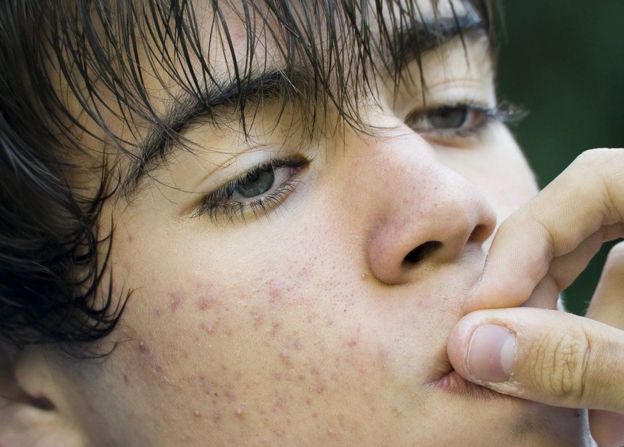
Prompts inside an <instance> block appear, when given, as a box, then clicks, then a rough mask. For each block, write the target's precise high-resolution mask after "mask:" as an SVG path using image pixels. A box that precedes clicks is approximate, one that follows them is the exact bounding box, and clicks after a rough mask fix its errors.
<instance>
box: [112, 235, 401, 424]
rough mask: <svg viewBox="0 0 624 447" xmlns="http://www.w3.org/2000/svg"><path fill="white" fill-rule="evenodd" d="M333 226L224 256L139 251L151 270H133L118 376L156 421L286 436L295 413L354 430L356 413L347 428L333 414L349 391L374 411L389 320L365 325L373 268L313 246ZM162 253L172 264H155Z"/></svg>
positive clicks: (382, 374) (385, 358)
mask: <svg viewBox="0 0 624 447" xmlns="http://www.w3.org/2000/svg"><path fill="white" fill-rule="evenodd" d="M330 233H332V231H330V230H328V231H316V233H307V232H306V234H320V235H324V236H322V237H323V238H324V242H325V243H324V244H318V243H317V242H318V241H316V242H314V241H309V240H306V239H305V238H303V237H302V238H301V239H300V240H293V241H289V243H287V244H281V245H280V246H273V247H271V246H269V245H270V244H267V246H262V242H259V243H258V244H257V245H254V250H253V253H250V254H247V255H243V254H241V255H240V256H236V257H231V258H229V257H228V255H227V254H224V256H219V262H210V261H208V260H206V259H205V258H206V257H202V258H201V259H200V258H199V257H197V256H195V257H194V258H193V259H189V258H191V257H181V258H180V259H177V260H176V259H173V258H172V257H171V256H168V257H164V256H158V257H155V256H149V257H147V258H142V259H138V258H135V259H134V263H135V265H141V266H142V267H141V269H140V270H136V271H132V270H131V271H130V272H129V273H128V281H129V282H130V281H131V282H132V283H133V284H134V286H133V288H134V289H135V290H136V291H135V293H133V295H132V298H131V301H130V303H129V306H128V308H127V310H126V313H125V315H124V321H123V324H124V328H125V329H124V330H125V332H127V333H128V334H132V335H131V338H132V340H130V341H129V342H127V343H125V344H124V345H122V347H120V350H119V351H120V352H119V353H116V355H119V356H122V357H123V363H125V364H127V365H130V366H128V367H127V368H125V369H126V370H125V371H124V372H123V374H122V375H121V383H122V384H123V385H122V386H123V387H124V388H125V389H126V390H125V391H124V393H131V394H134V395H135V396H136V398H137V399H143V400H145V399H146V398H147V399H149V401H150V402H151V403H150V404H149V405H147V406H148V407H149V408H151V409H159V411H155V410H150V411H154V412H155V414H154V415H153V417H155V418H160V417H162V414H161V412H166V413H167V417H168V418H174V419H176V420H177V421H178V423H179V424H189V423H198V424H203V426H205V425H206V424H209V425H212V426H213V428H214V429H215V431H219V432H224V433H225V432H228V430H229V428H232V430H234V429H236V427H238V428H237V429H240V428H241V427H252V426H258V425H261V426H268V427H271V431H272V432H273V434H274V435H275V434H279V433H286V432H288V430H287V429H288V424H287V423H286V422H285V421H286V420H287V419H288V418H295V417H296V418H298V419H301V418H303V419H305V420H310V421H316V422H315V424H321V423H322V424H323V426H330V427H333V428H331V430H337V431H340V430H343V429H345V427H347V426H349V427H350V431H352V430H353V429H355V427H356V426H359V422H358V420H357V418H356V417H354V415H347V413H348V410H344V411H342V413H341V414H343V416H342V418H343V422H342V424H343V427H342V428H340V427H334V424H335V420H334V418H333V416H335V414H334V415H333V416H332V418H330V413H327V410H328V408H331V402H333V403H335V409H339V408H341V407H343V408H344V407H345V406H344V401H345V399H346V400H348V401H350V402H352V403H353V404H355V408H359V410H358V411H359V412H360V414H365V413H370V414H375V412H376V411H378V408H379V407H380V402H379V400H378V399H377V398H376V397H375V391H374V390H375V389H376V388H380V389H381V388H382V387H383V384H384V382H385V383H387V382H389V380H388V377H386V367H387V362H388V355H389V354H388V350H387V348H386V347H385V345H384V344H383V343H382V340H383V336H382V334H381V332H382V330H383V329H382V328H381V327H379V326H378V325H376V324H368V325H367V324H366V321H367V320H368V321H369V322H371V323H372V322H374V321H375V320H376V318H371V315H369V314H367V311H366V309H364V308H363V307H362V306H361V303H362V302H363V300H358V299H357V298H356V293H357V292H356V290H357V288H358V287H362V285H363V284H365V282H366V280H367V277H366V276H362V274H361V273H360V274H358V273H357V272H346V271H345V270H344V267H341V265H344V264H343V263H342V262H341V261H340V256H339V255H338V254H335V256H328V255H327V253H323V252H320V251H319V252H314V248H313V247H327V246H336V245H337V241H332V240H331V237H332V236H331V234H330ZM169 241H170V242H171V240H170V239H169ZM333 242H335V243H333ZM175 245H176V246H178V247H181V246H183V245H184V243H183V242H181V241H179V243H177V244H175ZM280 247H282V248H280ZM292 247H296V249H293V248H292ZM195 248H196V250H195V251H194V252H195V253H201V252H202V250H200V249H197V246H195ZM319 250H322V248H319ZM230 251H231V252H233V253H243V252H241V251H240V250H230ZM181 252H186V253H193V251H190V250H189V251H185V250H181ZM266 253H271V256H267V255H266ZM165 258H166V259H168V265H169V267H168V268H164V266H163V265H162V263H159V262H155V261H156V260H158V259H165ZM328 258H329V259H334V263H329V262H328V261H327V259H328ZM241 265H245V266H246V267H245V268H241ZM350 270H355V269H350ZM146 272H148V273H149V272H158V274H149V276H147V277H145V276H146ZM350 275H353V278H351V279H350ZM146 396H147V397H146ZM130 401H132V399H130ZM163 403H166V404H163ZM324 418H330V419H332V420H331V421H329V420H328V421H322V420H324ZM269 419H271V423H270V424H268V422H267V421H268V420H269ZM280 421H281V422H280ZM137 423H140V422H137ZM327 424H329V425H327ZM174 425H175V424H174ZM359 429H361V430H364V429H365V428H364V427H360V428H359ZM328 430H330V429H328Z"/></svg>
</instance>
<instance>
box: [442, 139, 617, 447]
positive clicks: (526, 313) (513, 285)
mask: <svg viewBox="0 0 624 447" xmlns="http://www.w3.org/2000/svg"><path fill="white" fill-rule="evenodd" d="M623 160H624V151H623V150H622V149H594V150H590V151H586V152H584V153H583V154H582V155H580V156H579V157H578V158H577V159H576V160H575V161H574V163H572V164H571V165H570V166H569V167H568V168H567V169H566V170H565V171H564V172H563V173H562V174H561V175H560V176H559V177H557V178H556V179H555V180H554V181H553V182H552V183H551V184H550V185H549V186H548V187H547V188H545V189H544V190H543V191H542V192H540V194H539V195H538V196H537V197H535V198H534V199H533V200H531V201H530V202H529V203H528V204H526V205H525V206H523V207H522V208H521V209H520V210H518V211H517V212H516V213H514V214H513V216H511V217H510V218H509V219H508V220H507V221H506V222H505V224H504V225H503V226H502V227H501V229H500V230H499V231H498V233H497V236H496V238H495V240H494V243H493V245H492V249H491V251H490V254H489V258H488V263H487V266H486V269H485V271H484V275H483V279H482V281H481V283H480V284H479V286H478V287H477V288H476V289H475V290H474V291H473V293H472V294H471V296H470V299H469V300H467V302H466V307H467V308H469V309H483V308H487V307H490V308H504V307H515V306H517V305H519V304H522V303H523V302H538V301H539V302H548V301H550V302H551V303H552V302H554V300H555V299H556V296H557V295H558V293H559V292H560V291H561V290H563V289H565V288H566V287H567V286H568V285H569V284H570V283H571V282H572V281H573V280H574V279H575V278H576V277H577V276H578V274H579V273H580V272H581V271H582V270H583V269H584V268H585V266H586V265H587V263H588V262H589V260H590V259H591V257H592V256H593V255H594V254H595V253H596V252H597V250H598V249H599V248H600V245H601V244H602V243H603V242H605V241H608V240H611V239H616V238H621V237H622V235H624V231H623V229H624V226H623V225H622V223H623V222H622V216H623V215H624V214H623V212H622V211H623V210H624V202H623V201H622V197H623V195H622V184H621V172H622V165H623ZM520 228H521V229H522V231H521V232H520V231H519V230H520ZM518 234H520V235H521V236H520V237H518V236H516V235H518ZM512 235H513V236H512ZM528 240H530V241H531V243H530V244H527V243H526V241H528ZM509 253H515V254H516V256H515V257H514V258H513V259H512V258H511V257H510V256H509ZM623 253H624V245H623V244H622V243H619V244H617V245H615V246H614V248H612V249H611V252H610V254H609V257H608V259H607V262H606V264H605V267H604V270H603V272H602V276H601V278H600V281H599V283H598V286H597V288H596V291H595V293H594V296H593V297H592V300H591V305H590V307H589V309H588V311H587V315H586V316H585V317H579V316H575V315H568V314H561V313H557V312H552V311H547V310H542V309H539V310H538V309H518V308H515V309H494V310H477V311H475V312H472V313H470V314H469V315H468V316H466V317H465V318H463V319H462V320H461V321H460V322H459V323H458V324H457V326H456V327H455V328H454V329H453V332H452V334H451V337H450V339H449V345H448V349H449V355H450V359H451V361H452V362H453V365H454V366H455V368H456V369H457V370H458V371H460V372H461V374H462V375H464V376H465V377H467V378H469V379H470V380H472V381H474V382H477V383H480V384H482V385H484V386H487V387H489V388H492V389H494V390H497V391H499V392H502V393H505V394H510V395H514V396H522V397H524V398H527V399H531V400H537V401H541V402H546V403H549V404H552V405H559V406H567V407H576V408H590V409H592V410H591V411H590V422H591V432H592V435H593V436H594V438H595V439H596V441H598V443H599V444H600V445H601V446H614V447H617V446H621V445H622V444H623V443H624V430H623V429H622V421H623V420H624V388H623V387H622V380H621V371H622V370H624V356H622V352H623V350H622V345H623V343H624V335H623V332H622V329H624V322H623V321H622V315H623V313H622V300H621V291H622V288H623V286H624V283H623V281H622V278H623V273H624V255H623ZM512 270H513V274H512V273H511V271H512ZM487 324H495V325H498V326H502V327H505V328H507V329H508V330H509V331H510V332H511V334H513V337H514V338H515V345H516V350H515V351H516V352H515V353H514V355H512V356H510V357H511V358H512V360H513V361H512V362H511V364H510V365H509V377H499V378H498V380H493V381H492V380H488V378H486V377H483V376H482V375H480V374H476V373H475V371H474V370H472V371H471V368H470V365H471V359H470V350H471V348H470V346H471V341H470V340H471V334H473V333H474V331H475V330H476V329H477V328H479V327H481V326H482V325H487ZM490 355H493V356H496V355H497V354H496V353H495V352H491V353H490ZM486 372H487V371H486Z"/></svg>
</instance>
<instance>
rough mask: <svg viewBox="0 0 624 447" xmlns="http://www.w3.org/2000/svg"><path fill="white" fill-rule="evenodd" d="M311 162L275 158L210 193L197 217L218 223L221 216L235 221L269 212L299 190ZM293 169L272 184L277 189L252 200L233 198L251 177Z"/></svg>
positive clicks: (301, 158) (198, 210)
mask: <svg viewBox="0 0 624 447" xmlns="http://www.w3.org/2000/svg"><path fill="white" fill-rule="evenodd" d="M309 163H310V160H308V159H306V158H304V157H303V156H293V157H290V158H285V159H275V160H271V161H269V162H267V163H263V164H261V165H258V166H256V167H254V168H252V169H250V170H249V171H247V172H246V173H244V174H243V175H241V176H240V177H238V178H235V179H233V180H231V181H229V182H227V183H226V184H225V185H223V186H221V187H220V188H218V189H217V190H215V191H213V192H211V193H210V194H208V195H207V196H206V197H205V198H204V199H203V200H202V202H201V204H200V206H199V208H198V209H197V211H196V212H195V214H194V215H195V217H199V216H203V215H206V216H208V217H209V218H210V220H212V221H213V222H217V221H218V220H219V219H220V218H225V219H226V220H228V221H230V222H233V221H234V220H235V219H236V218H240V219H241V220H243V221H244V220H245V216H246V214H248V213H249V211H251V213H252V214H253V216H255V217H258V216H259V215H266V214H268V213H269V212H270V211H271V210H273V209H274V208H277V207H278V206H279V205H281V204H282V202H284V200H286V198H287V197H288V196H289V195H290V194H291V193H292V192H293V191H294V190H295V189H296V187H297V184H298V183H299V182H298V177H299V174H300V173H301V171H302V170H303V169H304V168H305V167H306V166H307V165H308V164H309ZM287 168H288V169H290V171H291V172H289V173H288V176H287V178H286V179H285V180H284V181H282V182H281V183H280V184H279V185H277V186H275V182H276V181H275V180H274V183H273V185H271V187H270V188H269V189H270V190H271V189H273V190H274V191H272V192H270V193H268V192H267V193H265V195H263V196H262V197H260V198H257V199H249V201H248V202H243V201H239V200H230V199H231V197H232V196H233V195H234V193H235V192H236V190H237V189H238V188H240V187H241V186H243V185H244V184H245V183H246V182H248V181H249V179H250V178H253V177H254V176H255V175H258V174H259V173H262V172H265V171H267V170H269V169H270V170H272V171H273V172H274V173H275V172H277V171H278V170H280V169H287Z"/></svg>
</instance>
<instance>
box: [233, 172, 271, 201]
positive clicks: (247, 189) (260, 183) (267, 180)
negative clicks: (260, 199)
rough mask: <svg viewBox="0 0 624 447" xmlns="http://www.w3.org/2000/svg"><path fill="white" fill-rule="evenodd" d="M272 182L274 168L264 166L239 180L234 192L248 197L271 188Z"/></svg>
mask: <svg viewBox="0 0 624 447" xmlns="http://www.w3.org/2000/svg"><path fill="white" fill-rule="evenodd" d="M274 182H275V168H274V167H273V166H266V167H263V168H261V169H257V170H255V171H252V172H250V173H249V174H247V176H246V177H245V179H244V180H242V181H240V182H239V184H238V186H237V187H236V189H235V191H234V192H235V193H238V194H240V195H241V196H242V197H244V198H247V199H249V198H252V197H257V196H260V195H262V194H264V193H266V192H267V191H268V190H270V189H271V187H272V186H273V183H274Z"/></svg>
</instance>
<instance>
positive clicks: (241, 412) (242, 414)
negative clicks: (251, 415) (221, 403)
mask: <svg viewBox="0 0 624 447" xmlns="http://www.w3.org/2000/svg"><path fill="white" fill-rule="evenodd" d="M234 414H235V415H236V417H237V418H239V419H243V418H244V417H245V410H243V409H242V408H241V407H238V408H236V410H234Z"/></svg>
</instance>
